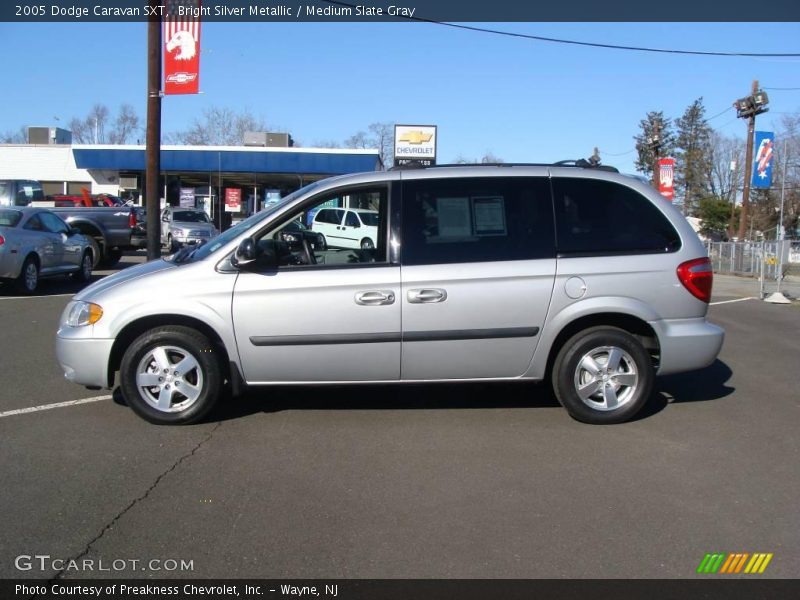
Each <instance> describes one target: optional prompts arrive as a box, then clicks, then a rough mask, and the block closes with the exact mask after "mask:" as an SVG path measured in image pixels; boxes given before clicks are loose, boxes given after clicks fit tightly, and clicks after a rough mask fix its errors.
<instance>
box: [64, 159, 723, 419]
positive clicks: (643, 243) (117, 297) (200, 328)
mask: <svg viewBox="0 0 800 600" xmlns="http://www.w3.org/2000/svg"><path fill="white" fill-rule="evenodd" d="M329 207H340V208H347V209H355V210H363V211H371V212H374V213H375V214H376V215H377V216H376V219H375V221H376V223H377V236H376V237H377V239H375V240H374V243H373V244H367V245H359V244H347V245H344V244H343V245H341V246H339V247H337V244H336V239H335V238H329V239H325V238H324V235H320V234H314V235H313V236H309V235H303V232H300V233H298V232H297V231H296V228H292V227H288V225H289V224H291V223H292V222H295V221H297V220H299V221H300V222H301V223H306V222H307V216H308V213H309V212H313V213H317V212H318V211H319V210H320V209H322V208H329ZM358 225H359V224H357V223H355V222H353V223H352V225H341V226H348V227H349V226H352V227H354V228H357V227H358ZM347 233H348V235H350V236H351V237H355V238H357V237H358V232H357V231H355V232H347ZM711 282H712V274H711V268H710V263H709V261H708V259H707V258H706V252H705V249H704V247H703V245H702V244H701V243H700V241H699V239H698V238H697V235H696V234H695V233H694V231H693V230H692V228H691V227H690V226H689V224H688V223H687V222H686V219H684V218H683V216H682V215H681V214H680V213H679V212H678V211H677V210H676V209H675V208H674V207H673V206H671V205H670V203H669V202H667V201H666V200H664V199H663V198H662V197H661V196H659V195H658V194H657V193H656V192H655V191H653V190H652V189H651V188H650V187H648V186H647V185H645V184H643V183H640V182H639V181H637V180H636V179H634V178H630V177H626V176H623V175H620V174H618V173H616V172H611V171H609V170H605V169H602V168H585V167H577V166H571V167H567V166H554V165H539V166H511V165H510V166H469V167H467V166H464V167H447V168H445V167H440V168H429V169H416V170H406V171H391V172H375V173H365V174H358V175H348V176H343V177H336V178H331V179H326V180H323V181H321V182H317V183H313V184H311V185H309V186H306V187H304V188H302V189H300V190H298V191H297V192H295V193H293V194H291V195H290V196H288V197H286V198H284V199H283V200H282V201H281V202H280V203H278V204H276V205H274V206H271V207H270V208H268V209H266V210H264V211H262V212H260V213H257V214H255V215H253V216H252V217H250V218H249V219H247V220H245V221H242V222H241V223H239V224H238V225H236V226H235V227H233V228H231V229H229V230H228V231H226V232H225V233H223V234H221V235H219V236H217V237H215V238H213V239H212V240H211V241H210V242H208V243H206V244H204V245H202V246H199V247H196V248H194V249H192V248H184V249H182V250H181V251H180V252H178V253H177V254H175V255H173V256H172V257H169V258H166V259H162V260H156V261H152V262H149V263H146V264H142V265H138V266H136V267H133V268H129V269H126V270H124V271H121V272H119V273H117V274H115V275H112V276H110V277H107V278H105V279H103V280H101V281H98V282H97V283H95V284H94V285H91V286H89V287H88V288H86V289H85V290H83V291H82V292H80V293H79V294H78V295H76V296H75V298H74V299H73V300H72V301H71V302H70V303H69V305H68V306H67V308H66V309H65V311H64V314H63V315H62V318H61V324H60V328H59V330H58V334H57V340H56V350H57V354H58V360H59V362H60V363H61V366H62V367H63V369H64V371H65V374H66V377H67V379H68V380H70V381H73V382H75V383H78V384H82V385H85V386H90V387H112V386H113V385H114V382H115V375H116V372H117V371H119V375H120V377H119V381H120V385H121V388H122V393H123V394H124V397H125V399H126V401H127V403H128V404H129V406H130V407H131V408H132V409H133V410H134V411H136V412H137V413H138V414H139V415H141V416H142V417H144V418H145V419H147V420H149V421H152V422H154V423H191V422H195V421H197V420H199V419H201V418H202V417H203V416H204V415H206V413H207V412H208V411H209V410H210V409H211V407H212V406H213V405H214V403H215V402H216V400H217V398H218V397H219V396H220V393H221V389H222V386H223V384H224V382H225V381H226V380H227V381H229V382H230V383H231V386H232V388H233V389H234V391H236V390H238V389H241V387H242V386H243V385H248V386H256V385H269V384H286V383H313V384H321V383H341V382H351V383H352V382H384V383H385V382H412V381H413V382H420V381H460V380H476V379H478V380H503V379H507V380H512V379H524V380H531V381H535V380H542V379H544V378H545V377H547V376H550V379H551V380H552V384H553V387H554V389H555V393H556V395H557V397H558V399H559V400H560V402H561V403H562V404H563V405H564V407H565V408H566V409H567V410H568V411H569V413H570V414H571V415H572V416H573V417H575V418H576V419H579V420H581V421H586V422H591V423H616V422H621V421H624V420H627V419H629V418H631V417H632V416H633V415H634V414H635V413H636V412H637V411H639V410H640V409H641V408H642V406H643V405H644V404H645V403H646V402H647V400H648V397H649V396H650V394H651V390H652V387H653V379H654V376H655V375H656V374H668V373H676V372H680V371H687V370H692V369H698V368H701V367H704V366H706V365H708V364H710V363H711V362H712V361H713V360H714V359H715V357H716V356H717V354H718V352H719V350H720V347H721V345H722V341H723V335H724V333H723V331H722V329H720V328H719V327H717V326H715V325H712V324H710V323H709V322H708V321H707V320H706V312H707V309H708V301H709V297H710V294H711Z"/></svg>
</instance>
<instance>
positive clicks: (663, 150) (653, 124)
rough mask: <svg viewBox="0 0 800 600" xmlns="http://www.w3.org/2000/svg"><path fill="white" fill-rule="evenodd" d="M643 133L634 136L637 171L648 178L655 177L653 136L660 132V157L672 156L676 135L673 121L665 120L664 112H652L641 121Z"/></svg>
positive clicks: (640, 126) (640, 125)
mask: <svg viewBox="0 0 800 600" xmlns="http://www.w3.org/2000/svg"><path fill="white" fill-rule="evenodd" d="M639 128H640V129H641V133H640V134H639V135H636V136H634V138H633V139H634V140H635V141H636V152H637V153H638V154H639V156H638V158H637V159H636V170H637V171H639V172H640V173H643V174H644V175H647V176H648V177H650V176H652V175H653V167H654V164H655V156H654V155H653V136H654V134H655V131H656V129H658V131H659V145H660V148H659V151H658V154H659V157H664V156H671V155H672V153H673V151H674V150H675V134H674V133H673V130H672V121H671V119H666V118H664V113H663V112H662V111H651V112H649V113H647V117H645V118H644V119H642V120H641V121H639Z"/></svg>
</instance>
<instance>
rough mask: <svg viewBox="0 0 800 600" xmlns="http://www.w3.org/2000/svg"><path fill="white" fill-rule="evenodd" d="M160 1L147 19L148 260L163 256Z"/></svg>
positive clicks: (155, 0)
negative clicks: (160, 186) (157, 9)
mask: <svg viewBox="0 0 800 600" xmlns="http://www.w3.org/2000/svg"><path fill="white" fill-rule="evenodd" d="M158 2H159V0H149V3H150V7H151V9H152V10H151V11H150V16H149V17H148V18H147V135H146V138H147V139H146V148H145V155H146V157H145V162H146V172H145V179H146V181H147V183H146V189H145V206H146V207H147V215H148V218H147V260H154V259H156V258H159V257H160V256H161V216H160V213H161V210H160V209H161V202H160V201H159V199H160V197H161V193H160V191H159V185H158V184H159V177H160V176H161V17H160V16H156V14H160V12H159V13H156V9H155V7H156V6H158Z"/></svg>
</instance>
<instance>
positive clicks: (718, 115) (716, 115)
mask: <svg viewBox="0 0 800 600" xmlns="http://www.w3.org/2000/svg"><path fill="white" fill-rule="evenodd" d="M732 108H733V107H732V106H729V107H728V108H726V109H725V110H723V111H720V112H718V113H717V114H715V115H714V116H713V117H708V118H707V119H704V121H705V122H706V123H708V122H709V121H710V120H711V119H716V118H717V117H721V116H722V115H724V114H725V113H726V112H728V111H729V110H730V109H732Z"/></svg>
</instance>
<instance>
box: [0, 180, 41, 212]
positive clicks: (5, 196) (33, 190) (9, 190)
mask: <svg viewBox="0 0 800 600" xmlns="http://www.w3.org/2000/svg"><path fill="white" fill-rule="evenodd" d="M43 199H44V193H43V192H42V185H41V184H40V183H39V182H38V181H33V180H30V179H0V206H28V205H29V204H30V203H31V202H34V201H37V200H43Z"/></svg>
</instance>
